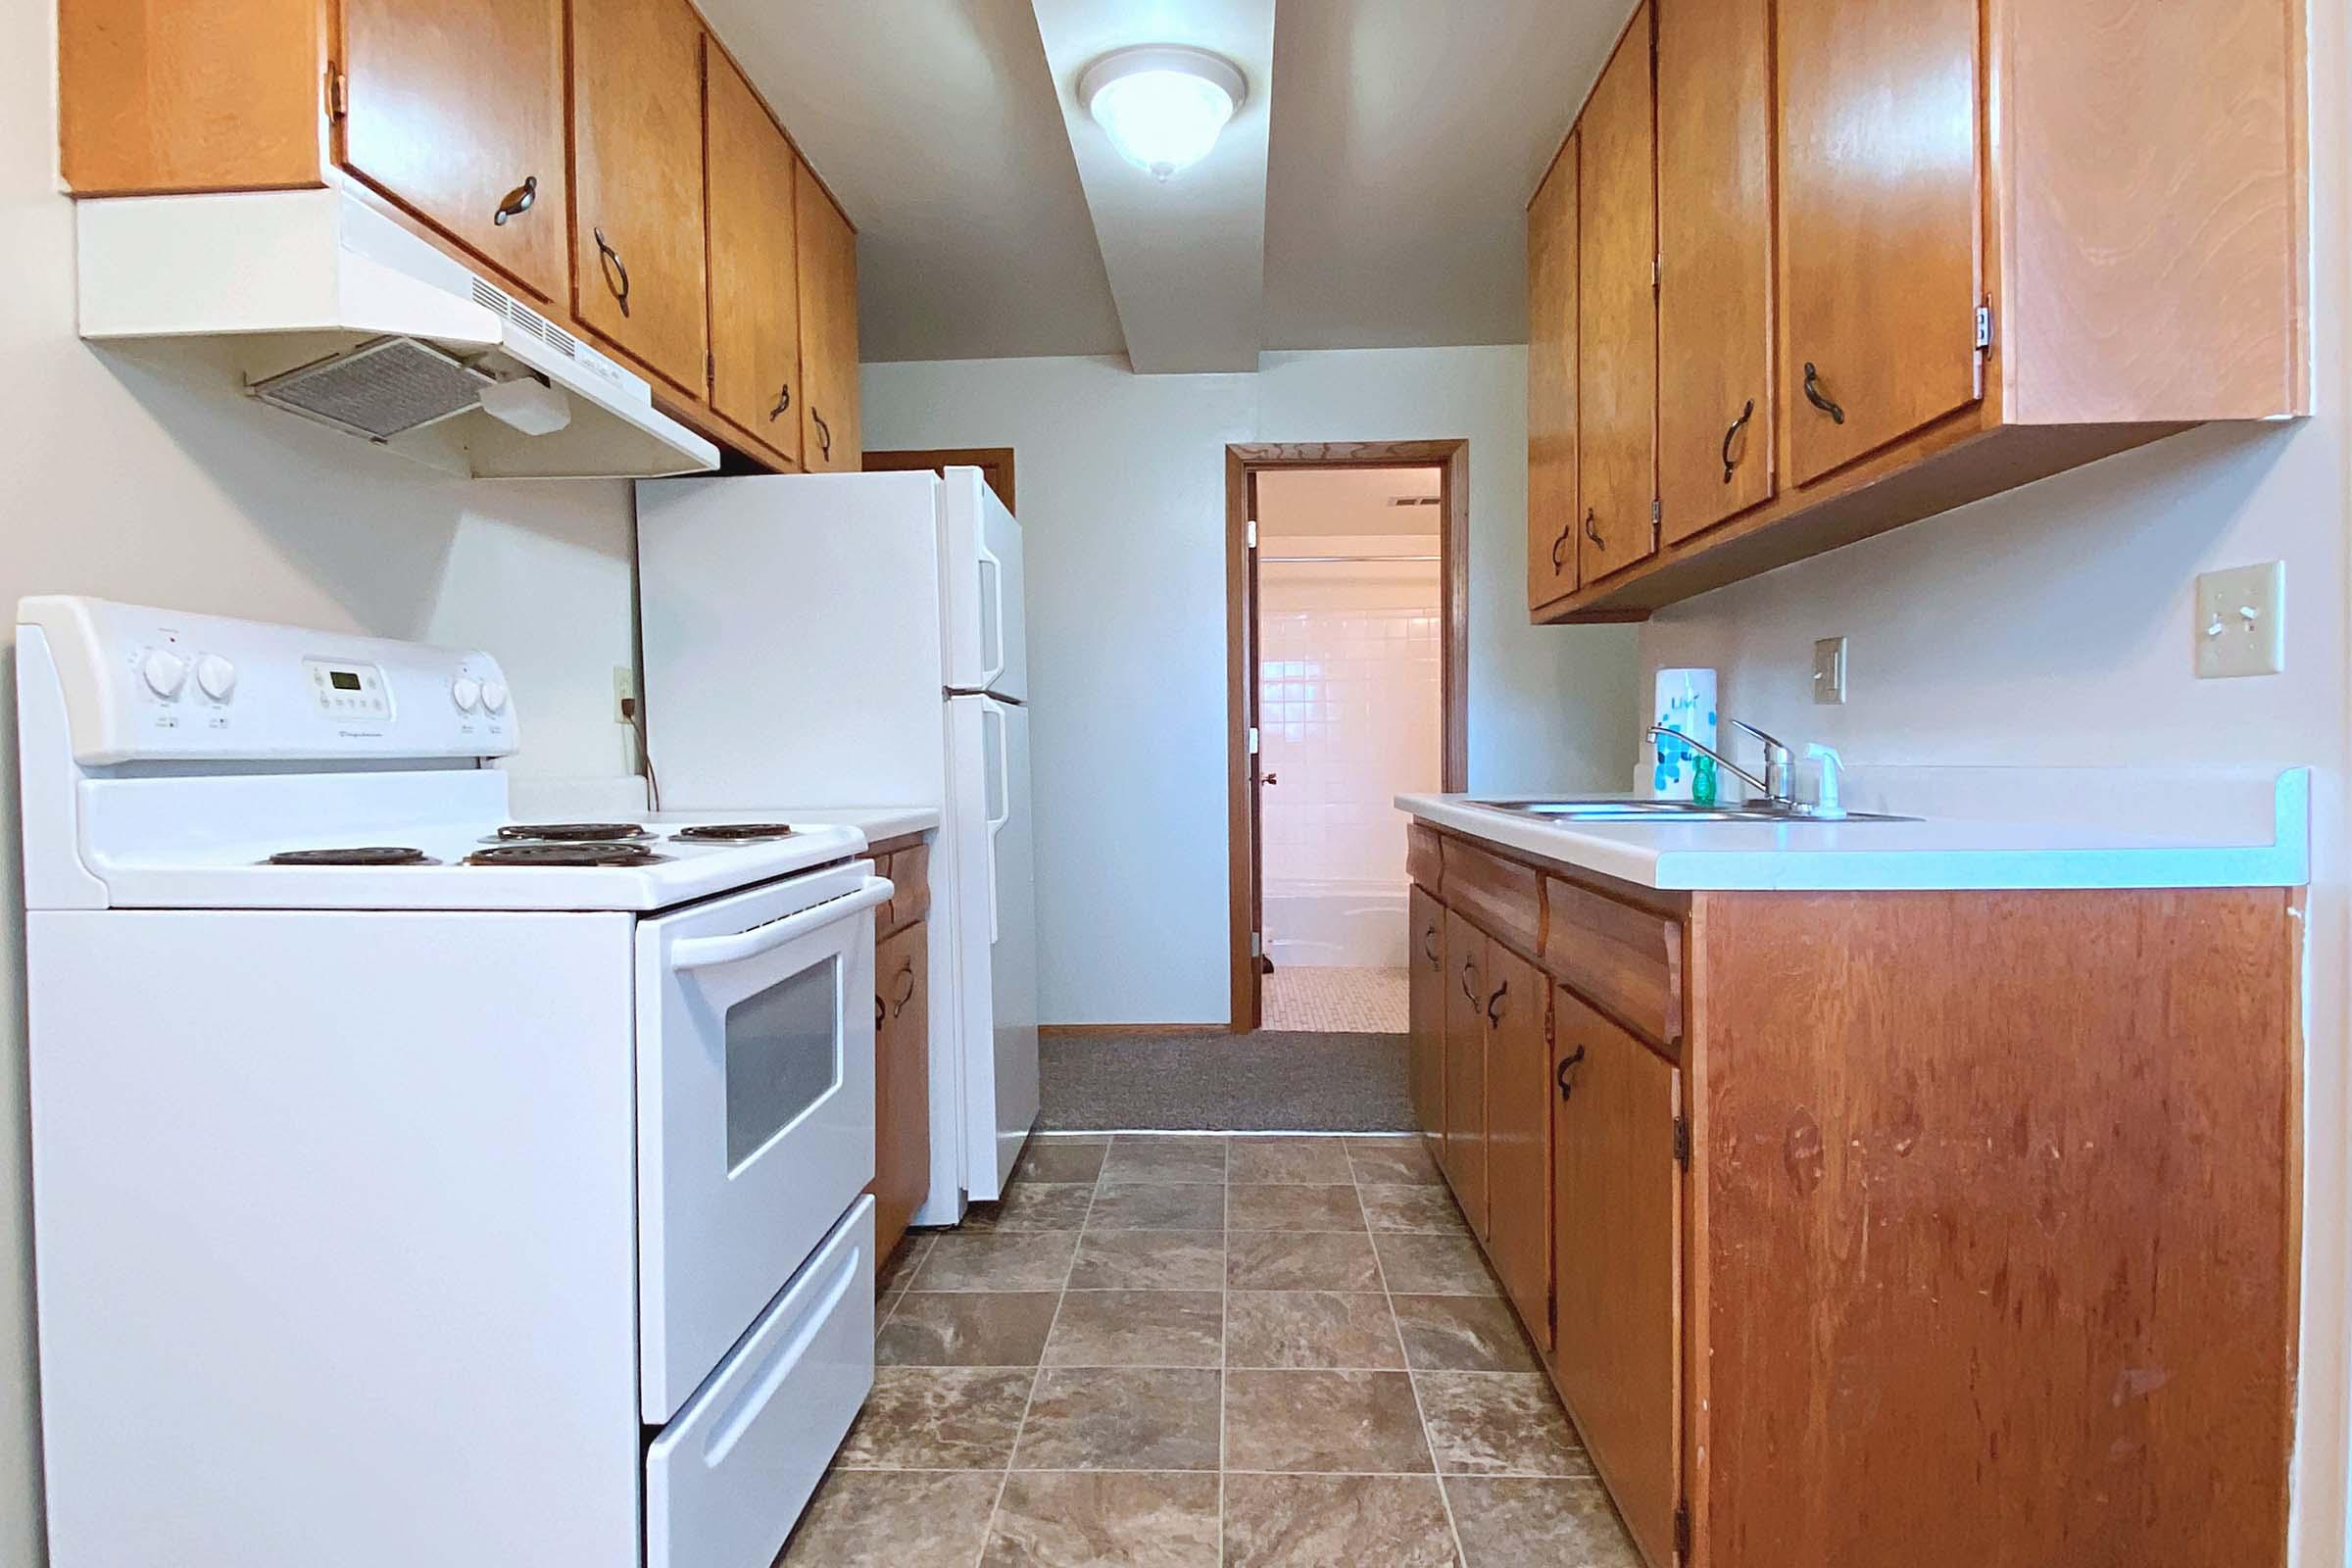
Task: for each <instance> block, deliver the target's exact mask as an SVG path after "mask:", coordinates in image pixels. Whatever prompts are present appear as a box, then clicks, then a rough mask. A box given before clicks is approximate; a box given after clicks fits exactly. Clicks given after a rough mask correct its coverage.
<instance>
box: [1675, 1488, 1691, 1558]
mask: <svg viewBox="0 0 2352 1568" xmlns="http://www.w3.org/2000/svg"><path fill="white" fill-rule="evenodd" d="M1690 1556H1691V1503H1690V1501H1689V1499H1687V1498H1686V1499H1685V1500H1683V1501H1681V1502H1678V1503H1676V1504H1675V1505H1674V1559H1675V1561H1677V1562H1684V1561H1688V1560H1689V1558H1690Z"/></svg>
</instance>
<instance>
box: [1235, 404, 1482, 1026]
mask: <svg viewBox="0 0 2352 1568" xmlns="http://www.w3.org/2000/svg"><path fill="white" fill-rule="evenodd" d="M1431 467H1434V468H1436V469H1437V470H1438V472H1439V479H1438V499H1439V504H1440V505H1439V511H1440V513H1441V514H1442V520H1441V523H1440V527H1439V530H1438V555H1439V565H1438V571H1439V583H1440V588H1441V591H1440V593H1439V595H1438V613H1439V616H1440V619H1441V620H1442V622H1443V624H1444V631H1445V635H1444V636H1443V637H1441V638H1440V639H1439V643H1438V707H1439V733H1440V737H1441V739H1440V743H1439V750H1440V757H1441V765H1440V777H1441V779H1442V780H1443V784H1444V788H1445V789H1446V791H1447V792H1448V793H1456V792H1459V791H1462V790H1466V789H1468V788H1469V787H1470V783H1469V780H1470V443H1469V442H1468V441H1467V440H1466V439H1452V440H1441V441H1323V442H1245V443H1241V444H1238V445H1233V446H1228V447H1227V448H1226V449H1225V822H1226V834H1225V836H1226V861H1227V867H1228V875H1227V885H1228V893H1229V897H1230V900H1231V905H1230V908H1231V920H1230V936H1229V940H1228V944H1227V946H1228V952H1229V958H1230V963H1231V969H1232V981H1231V992H1232V1000H1233V1012H1232V1022H1231V1025H1230V1027H1231V1028H1232V1030H1233V1032H1234V1033H1236V1034H1242V1033H1246V1032H1248V1031H1250V1030H1251V1029H1255V1028H1257V1027H1258V1025H1259V1024H1260V1022H1262V1021H1263V1012H1262V1008H1261V1001H1262V991H1261V987H1260V985H1259V980H1260V976H1259V973H1258V964H1257V958H1256V956H1255V955H1253V954H1251V953H1250V937H1251V936H1252V935H1254V934H1255V931H1256V920H1255V915H1256V911H1257V907H1258V887H1257V881H1258V878H1259V877H1260V876H1261V875H1262V874H1263V870H1264V868H1263V866H1261V865H1260V864H1259V863H1258V862H1259V856H1258V854H1257V852H1256V832H1255V829H1256V825H1257V814H1258V813H1257V790H1256V787H1255V785H1256V779H1255V770H1254V768H1253V766H1252V763H1251V759H1250V688H1251V682H1252V681H1253V679H1254V678H1255V674H1256V672H1255V671H1254V670H1252V669H1250V667H1249V663H1248V661H1247V659H1246V658H1245V653H1246V650H1247V649H1248V646H1249V635H1250V591H1249V589H1250V521H1251V518H1250V478H1251V476H1252V475H1254V474H1259V473H1265V472H1269V471H1275V470H1294V471H1295V470H1298V469H1302V468H1327V469H1328V468H1431Z"/></svg>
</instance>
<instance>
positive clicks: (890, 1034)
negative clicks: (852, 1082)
mask: <svg viewBox="0 0 2352 1568" xmlns="http://www.w3.org/2000/svg"><path fill="white" fill-rule="evenodd" d="M930 929H931V928H930V927H929V926H928V925H926V924H924V923H923V922H921V921H919V920H918V921H916V922H915V923H914V924H913V925H910V926H908V927H907V928H906V929H905V930H903V931H901V932H899V933H898V934H897V935H896V936H892V937H888V938H885V939H884V940H883V941H882V942H881V943H880V944H879V945H878V946H877V947H876V948H875V949H874V1019H875V1024H874V1229H875V1242H874V1255H876V1256H877V1257H888V1256H889V1255H890V1250H891V1249H892V1248H894V1247H896V1246H897V1245H898V1242H899V1238H900V1237H901V1236H904V1235H905V1234H906V1233H907V1221H908V1220H909V1219H910V1218H912V1217H913V1215H914V1211H915V1210H916V1209H917V1208H919V1207H921V1206H922V1201H923V1195H924V1194H925V1193H926V1192H928V1191H929V1190H930V1186H931V996H930V985H929V976H928V973H927V970H928V967H929V961H928V953H927V946H928V943H929V940H930V937H929V933H930Z"/></svg>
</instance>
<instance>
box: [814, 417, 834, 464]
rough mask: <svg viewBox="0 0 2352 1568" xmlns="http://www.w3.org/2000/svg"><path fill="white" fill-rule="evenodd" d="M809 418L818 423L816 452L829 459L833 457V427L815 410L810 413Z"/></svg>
mask: <svg viewBox="0 0 2352 1568" xmlns="http://www.w3.org/2000/svg"><path fill="white" fill-rule="evenodd" d="M809 418H810V419H812V420H814V421H815V422H816V450H817V451H819V452H821V453H823V454H824V455H825V456H826V457H828V458H829V457H831V456H832V455H833V427H832V426H831V425H829V424H827V423H825V417H824V416H823V415H821V414H819V413H817V412H816V411H815V410H814V409H810V410H809Z"/></svg>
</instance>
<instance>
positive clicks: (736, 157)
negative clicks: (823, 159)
mask: <svg viewBox="0 0 2352 1568" xmlns="http://www.w3.org/2000/svg"><path fill="white" fill-rule="evenodd" d="M706 47H707V48H708V50H709V66H708V70H707V71H706V73H705V92H706V94H707V99H708V101H707V103H706V105H705V114H706V116H707V117H708V125H709V143H708V146H707V149H706V153H705V156H706V157H707V158H708V159H709V163H710V200H711V409H712V411H713V412H715V413H717V414H718V415H719V416H720V417H724V418H727V419H731V420H733V421H734V422H735V423H736V424H737V425H739V426H741V427H742V428H743V429H744V430H745V431H747V432H748V433H750V434H751V435H753V436H754V437H756V438H757V439H758V440H759V441H760V443H761V444H762V445H764V446H766V447H768V448H769V449H771V450H772V451H773V452H774V453H775V454H776V455H777V456H778V457H780V458H783V459H785V460H786V461H788V462H791V463H798V462H800V460H801V409H800V405H799V401H798V400H799V399H800V398H801V397H802V396H803V391H804V389H803V388H802V387H801V385H800V379H801V297H800V253H799V247H798V242H797V240H796V238H795V231H796V219H795V211H794V203H795V196H794V191H795V187H796V186H797V184H798V179H797V177H796V174H797V171H798V170H799V168H800V159H799V158H798V157H797V156H796V155H795V154H794V153H793V150H792V144H791V143H790V142H788V141H786V140H785V139H784V132H783V131H782V130H781V129H779V128H778V127H777V125H776V123H775V121H774V120H773V119H771V118H770V117H769V115H768V112H767V107H766V105H764V104H762V103H761V102H760V97H759V94H757V93H756V92H754V91H753V90H752V84H751V83H750V82H748V81H746V80H744V78H743V73H742V72H740V71H738V70H737V69H736V67H735V62H734V61H732V60H730V59H728V58H727V55H726V51H724V50H722V49H720V48H719V47H718V46H717V44H715V43H708V42H707V43H706Z"/></svg>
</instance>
